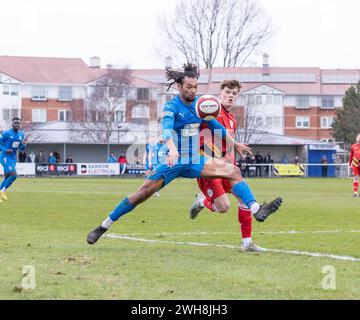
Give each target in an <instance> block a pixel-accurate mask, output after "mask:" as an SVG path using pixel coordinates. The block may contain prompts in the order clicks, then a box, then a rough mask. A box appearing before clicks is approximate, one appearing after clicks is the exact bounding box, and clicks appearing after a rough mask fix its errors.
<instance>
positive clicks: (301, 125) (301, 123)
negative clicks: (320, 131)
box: [295, 116, 310, 129]
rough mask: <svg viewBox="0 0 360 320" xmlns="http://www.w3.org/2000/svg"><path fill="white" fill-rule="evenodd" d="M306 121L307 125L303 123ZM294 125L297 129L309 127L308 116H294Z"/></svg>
mask: <svg viewBox="0 0 360 320" xmlns="http://www.w3.org/2000/svg"><path fill="white" fill-rule="evenodd" d="M306 122H307V123H308V125H307V126H305V125H304V123H306ZM295 127H296V128H298V129H309V128H310V117H304V116H302V117H296V118H295Z"/></svg>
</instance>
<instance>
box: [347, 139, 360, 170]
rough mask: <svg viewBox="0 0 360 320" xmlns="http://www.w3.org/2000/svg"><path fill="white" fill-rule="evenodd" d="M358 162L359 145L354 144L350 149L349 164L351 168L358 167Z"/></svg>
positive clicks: (359, 158)
mask: <svg viewBox="0 0 360 320" xmlns="http://www.w3.org/2000/svg"><path fill="white" fill-rule="evenodd" d="M359 162H360V144H359V143H354V144H353V145H352V146H351V148H350V159H349V164H350V165H351V166H353V167H359Z"/></svg>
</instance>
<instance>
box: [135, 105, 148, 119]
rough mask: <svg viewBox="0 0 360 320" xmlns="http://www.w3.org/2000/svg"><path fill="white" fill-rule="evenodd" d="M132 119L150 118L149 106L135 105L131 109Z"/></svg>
mask: <svg viewBox="0 0 360 320" xmlns="http://www.w3.org/2000/svg"><path fill="white" fill-rule="evenodd" d="M131 118H132V119H150V108H149V106H146V105H136V106H134V107H133V108H132V110H131Z"/></svg>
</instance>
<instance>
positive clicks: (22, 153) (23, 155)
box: [19, 151, 26, 162]
mask: <svg viewBox="0 0 360 320" xmlns="http://www.w3.org/2000/svg"><path fill="white" fill-rule="evenodd" d="M25 161H26V153H25V151H19V162H25Z"/></svg>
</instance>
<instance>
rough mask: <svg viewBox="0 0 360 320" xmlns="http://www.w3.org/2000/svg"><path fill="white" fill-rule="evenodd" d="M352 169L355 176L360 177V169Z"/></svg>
mask: <svg viewBox="0 0 360 320" xmlns="http://www.w3.org/2000/svg"><path fill="white" fill-rule="evenodd" d="M351 168H352V171H353V173H354V176H358V175H359V173H360V170H359V169H360V167H354V166H351Z"/></svg>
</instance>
